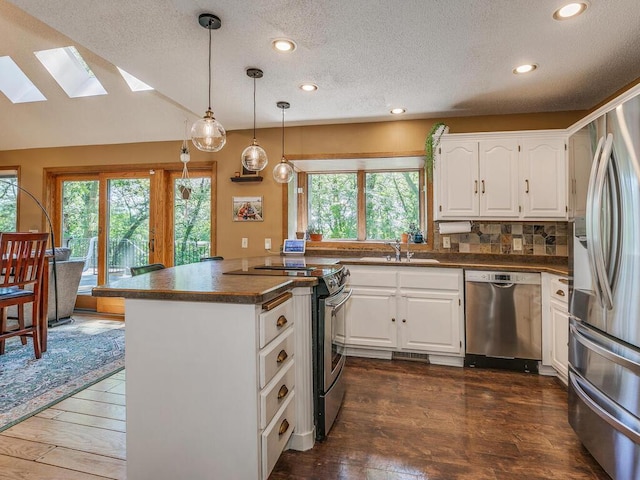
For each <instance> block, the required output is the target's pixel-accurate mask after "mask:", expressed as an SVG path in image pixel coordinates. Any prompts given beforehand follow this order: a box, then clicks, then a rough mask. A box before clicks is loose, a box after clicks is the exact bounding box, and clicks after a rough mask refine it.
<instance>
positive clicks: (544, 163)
mask: <svg viewBox="0 0 640 480" xmlns="http://www.w3.org/2000/svg"><path fill="white" fill-rule="evenodd" d="M520 182H521V184H520V186H521V188H523V189H524V195H522V204H523V205H522V213H523V217H524V218H531V217H533V218H566V216H567V212H568V207H567V161H566V148H565V139H564V138H561V137H557V138H547V139H530V140H529V139H523V140H522V151H521V152H520Z"/></svg>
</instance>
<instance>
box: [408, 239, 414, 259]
mask: <svg viewBox="0 0 640 480" xmlns="http://www.w3.org/2000/svg"><path fill="white" fill-rule="evenodd" d="M411 257H413V252H410V251H409V243H408V242H407V262H410V261H411Z"/></svg>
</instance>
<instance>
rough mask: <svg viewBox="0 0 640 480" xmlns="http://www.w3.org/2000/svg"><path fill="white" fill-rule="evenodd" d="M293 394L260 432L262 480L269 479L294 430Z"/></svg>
mask: <svg viewBox="0 0 640 480" xmlns="http://www.w3.org/2000/svg"><path fill="white" fill-rule="evenodd" d="M294 396H295V392H291V393H290V394H289V398H288V399H287V400H286V402H285V404H284V405H283V406H282V408H281V409H280V411H279V412H278V414H277V415H276V416H275V418H274V419H273V420H272V421H271V423H269V426H268V427H267V428H266V429H265V430H264V431H263V432H262V478H263V479H266V478H267V477H269V474H270V473H271V470H273V467H274V466H275V464H276V462H277V461H278V458H279V457H280V454H281V453H282V450H284V447H285V445H286V444H287V441H288V440H289V437H291V433H292V432H293V429H294V428H295V426H296V425H295V422H296V404H295V402H294V401H293V400H294Z"/></svg>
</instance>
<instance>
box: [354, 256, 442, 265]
mask: <svg viewBox="0 0 640 480" xmlns="http://www.w3.org/2000/svg"><path fill="white" fill-rule="evenodd" d="M360 261H361V262H375V263H388V264H389V265H397V264H399V263H410V264H411V263H415V264H421V263H422V264H425V263H440V262H439V261H438V260H436V259H434V258H412V259H411V260H410V261H408V262H407V257H402V259H401V260H400V261H399V262H397V261H396V259H395V258H393V257H391V260H387V258H386V257H362V258H360Z"/></svg>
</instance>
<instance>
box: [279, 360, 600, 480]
mask: <svg viewBox="0 0 640 480" xmlns="http://www.w3.org/2000/svg"><path fill="white" fill-rule="evenodd" d="M347 365H348V366H347V370H346V371H345V375H346V376H347V377H346V378H347V385H348V386H347V394H346V397H345V401H344V404H343V406H342V410H341V412H340V414H339V417H338V420H337V422H336V424H335V425H334V427H333V429H332V431H331V433H330V435H329V438H328V439H327V440H326V441H325V442H322V443H316V446H315V447H314V448H313V449H312V450H309V451H307V452H294V451H287V452H284V453H283V455H282V456H281V457H280V460H279V461H278V463H277V464H276V466H275V469H274V470H273V472H272V474H271V476H270V477H269V479H270V480H283V479H322V480H325V479H349V480H358V479H367V480H409V479H411V480H418V479H420V480H457V479H465V480H510V479H515V480H556V479H557V480H570V479H571V480H573V479H590V480H596V479H597V480H600V479H602V480H604V479H609V476H608V475H607V474H606V473H605V472H604V471H603V470H602V469H601V468H600V466H599V465H598V464H597V463H596V462H595V460H593V458H592V457H591V456H590V455H589V453H588V452H587V451H586V450H585V449H584V447H582V445H581V444H580V442H579V440H578V438H577V437H576V436H575V434H574V433H573V430H571V427H570V426H569V424H568V422H567V394H566V389H565V387H564V386H563V385H562V384H560V382H558V381H557V380H556V379H555V378H549V377H543V376H538V375H530V374H521V373H514V372H507V371H500V370H480V369H471V368H465V369H462V368H452V367H441V366H436V365H428V364H424V363H418V362H409V361H385V360H370V359H360V358H353V357H351V358H349V359H348V362H347Z"/></svg>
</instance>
